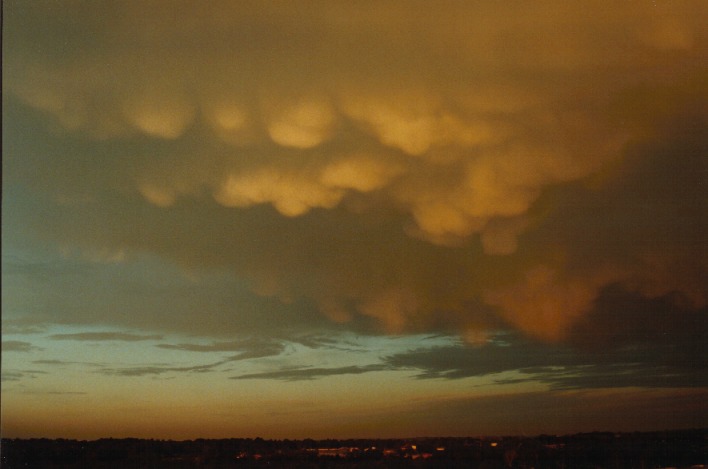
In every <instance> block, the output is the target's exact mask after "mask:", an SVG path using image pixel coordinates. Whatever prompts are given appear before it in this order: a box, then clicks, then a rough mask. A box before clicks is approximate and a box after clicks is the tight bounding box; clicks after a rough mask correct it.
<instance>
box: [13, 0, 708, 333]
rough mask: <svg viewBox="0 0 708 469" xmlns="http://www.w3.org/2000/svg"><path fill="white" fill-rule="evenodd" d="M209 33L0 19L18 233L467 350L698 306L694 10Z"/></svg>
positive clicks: (269, 13)
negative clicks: (636, 311) (639, 310)
mask: <svg viewBox="0 0 708 469" xmlns="http://www.w3.org/2000/svg"><path fill="white" fill-rule="evenodd" d="M200 8H202V10H200V11H201V14H200V15H199V17H194V15H193V14H192V10H193V6H190V5H189V4H188V3H185V4H182V3H180V4H179V5H175V4H174V3H173V2H159V1H155V2H150V3H149V5H142V4H141V5H140V6H137V5H123V6H122V7H121V11H120V14H116V12H115V11H113V9H114V7H113V6H111V5H106V4H103V3H90V2H88V3H82V2H78V3H76V4H73V3H72V4H66V5H64V4H61V6H59V4H55V3H52V2H32V3H31V4H26V3H22V2H10V4H8V5H7V6H6V8H5V17H6V25H7V26H6V27H5V35H6V42H7V43H8V44H10V45H11V47H8V48H7V49H6V53H5V54H4V56H5V61H6V67H5V68H6V69H7V70H8V72H7V73H6V78H5V80H4V88H5V91H6V94H7V96H8V101H9V104H8V108H9V110H8V113H10V114H11V115H17V116H18V120H17V122H20V117H21V118H22V119H24V120H23V121H22V122H23V125H20V124H16V126H17V127H11V128H10V129H9V130H8V134H9V137H10V138H8V139H7V140H8V143H7V148H6V150H7V151H6V152H5V153H6V154H7V155H8V156H6V160H7V161H6V164H5V166H6V168H5V169H6V171H5V172H6V174H7V176H6V177H9V178H10V180H12V181H17V182H18V183H21V184H26V185H27V186H28V187H32V188H33V189H34V190H36V191H37V192H38V193H41V194H43V195H42V196H41V197H40V200H41V201H42V202H41V203H42V204H46V206H44V205H43V207H44V208H43V210H41V211H40V210H38V211H36V212H37V213H42V214H44V215H42V216H40V215H37V214H29V215H25V216H26V218H27V220H22V222H23V223H24V224H25V225H27V226H28V227H29V228H26V229H32V228H31V226H32V223H36V224H40V225H41V226H42V228H43V229H42V230H41V231H42V232H43V233H46V235H45V236H46V237H48V238H50V239H51V241H53V242H57V243H60V244H69V245H72V247H78V248H79V249H82V250H84V251H86V252H98V253H121V255H120V256H117V257H116V256H113V257H111V258H115V259H116V260H120V259H124V258H125V255H124V253H134V252H150V253H154V254H156V255H158V256H162V257H165V258H168V259H172V260H175V261H177V262H178V263H180V264H181V265H183V266H185V267H187V268H189V269H198V268H205V267H207V268H208V267H219V268H226V269H229V270H231V271H232V272H234V273H235V274H236V275H237V276H238V277H239V278H243V279H246V280H247V281H248V282H249V284H250V285H251V288H252V290H253V291H255V292H257V293H258V294H260V295H264V296H274V297H277V298H279V299H281V300H282V301H283V302H287V303H291V302H293V301H297V300H302V301H306V302H310V303H311V304H312V305H314V307H316V308H318V309H319V310H320V311H321V312H322V313H323V314H324V315H325V316H326V317H327V318H328V319H330V320H331V322H334V323H347V322H349V323H352V324H355V325H356V327H359V326H360V323H364V324H369V323H374V324H376V325H377V326H378V327H379V328H381V329H383V330H384V331H386V332H391V333H401V332H410V331H422V330H436V331H443V332H454V333H457V334H460V335H462V336H464V337H466V338H468V339H469V340H470V341H472V342H475V341H480V342H484V337H485V334H486V331H487V330H490V329H495V328H503V327H509V326H512V327H515V328H518V329H520V330H522V331H524V332H525V333H526V334H528V335H531V336H533V337H535V338H538V339H541V340H545V341H559V340H567V339H568V338H569V334H570V332H571V331H572V330H573V328H574V326H575V325H576V324H578V323H579V322H582V320H583V318H584V317H587V316H588V315H590V314H592V312H593V311H594V310H595V309H596V307H597V300H598V298H599V296H600V294H601V292H602V291H603V288H605V287H606V286H607V285H610V284H613V285H621V286H622V288H624V289H626V290H627V291H630V292H638V293H640V294H641V296H643V297H644V298H659V297H663V296H664V295H666V294H668V293H672V292H674V293H676V296H675V298H676V299H679V298H681V299H682V300H681V301H684V300H685V301H690V302H691V304H692V305H693V306H692V308H694V309H696V310H699V309H700V308H702V307H704V305H705V304H706V298H707V296H708V292H707V291H706V289H705V284H704V279H705V278H706V266H707V265H708V259H706V255H705V248H704V247H701V246H703V244H699V243H704V240H705V234H706V225H705V219H706V216H705V215H706V212H707V211H708V210H707V208H706V204H705V198H704V197H702V195H701V194H702V191H701V190H700V187H701V184H700V183H701V182H703V183H704V178H705V176H704V175H705V158H702V157H701V155H704V154H705V145H706V137H705V132H704V131H701V130H700V129H703V128H704V126H703V124H705V122H706V120H707V119H708V116H706V113H705V109H706V105H705V104H706V103H707V102H708V90H707V89H706V87H705V85H704V83H705V79H706V72H705V67H704V65H703V64H704V63H705V61H706V59H707V56H708V37H707V36H706V33H705V28H704V24H705V22H706V19H707V18H708V9H707V8H706V6H704V4H703V3H701V2H691V1H687V2H679V3H673V4H672V5H671V6H662V5H654V4H652V5H651V6H647V5H641V4H625V3H622V4H619V3H618V4H607V3H594V2H589V3H588V2H582V3H578V4H567V3H565V2H550V3H544V4H543V5H536V4H529V5H527V4H513V5H503V6H499V5H493V4H489V5H486V4H484V5H468V4H465V3H456V2H442V3H440V4H437V3H436V4H435V5H434V6H433V5H430V4H426V3H420V4H416V5H415V7H411V5H410V4H409V3H407V2H406V3H403V2H395V1H394V2H387V3H386V4H385V5H374V4H371V5H366V6H363V7H362V6H357V7H353V6H351V5H348V4H346V2H314V3H311V4H310V6H309V7H308V9H306V11H303V10H302V9H301V8H299V7H294V6H293V5H290V4H289V3H287V2H276V3H273V4H268V5H253V6H237V5H234V4H233V3H232V2H222V1H215V2H210V3H209V5H208V6H202V7H200ZM295 8H297V10H295ZM296 18H297V21H295V19H296ZM40 32H41V33H40ZM8 120H9V119H8ZM24 124H27V125H24ZM27 129H33V130H35V131H36V132H35V134H36V135H40V136H41V137H40V138H37V137H33V138H32V139H28V137H27V135H25V134H26V133H27V132H28V130H27ZM47 129H49V130H47ZM687 129H694V130H695V131H694V132H690V131H688V130H687ZM28 140H31V141H28ZM696 155H699V156H698V157H696ZM701 175H703V176H701ZM694 183H695V184H694ZM676 194H680V195H681V197H677V195H676ZM48 207H49V208H48ZM28 220H29V221H28ZM89 226H90V227H91V228H90V229H87V228H86V227H89ZM109 257H110V256H109ZM215 314H219V313H215ZM618 314H621V312H619V313H618ZM667 314H668V313H667ZM225 319H228V318H225ZM134 321H136V322H139V321H140V320H139V319H135V320H134ZM214 322H215V323H225V324H228V320H224V321H214ZM353 327H354V326H353ZM77 339H78V338H77ZM79 340H80V339H79ZM88 340H100V339H98V338H94V339H88ZM106 340H132V339H126V338H123V339H116V338H114V339H106ZM215 346H216V345H215Z"/></svg>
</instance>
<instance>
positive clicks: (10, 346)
mask: <svg viewBox="0 0 708 469" xmlns="http://www.w3.org/2000/svg"><path fill="white" fill-rule="evenodd" d="M34 350H43V349H42V348H41V347H37V346H34V345H32V344H31V343H29V342H24V341H22V340H3V342H2V351H3V352H32V351H34Z"/></svg>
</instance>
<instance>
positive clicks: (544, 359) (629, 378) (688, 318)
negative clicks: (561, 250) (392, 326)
mask: <svg viewBox="0 0 708 469" xmlns="http://www.w3.org/2000/svg"><path fill="white" fill-rule="evenodd" d="M619 298H622V300H623V301H621V302H620V301H619ZM599 303H600V304H599V305H597V309H596V310H595V311H594V312H593V313H590V314H588V315H587V316H586V317H585V318H584V323H581V324H579V325H578V328H577V330H576V331H574V332H573V333H572V334H571V337H572V338H573V340H574V342H573V343H571V344H567V345H550V344H545V345H544V344H540V343H534V342H530V341H528V340H525V339H523V338H521V337H519V336H517V335H507V336H505V337H502V340H496V341H490V342H489V343H488V344H487V345H486V346H481V347H469V346H462V345H461V346H448V347H436V348H420V349H417V350H412V351H409V352H405V353H400V354H396V355H392V356H387V357H385V358H384V363H386V364H387V365H389V366H390V367H392V368H395V369H408V370H417V371H418V372H419V374H418V375H417V377H418V378H420V379H434V378H442V379H461V378H468V377H478V376H488V375H493V374H497V373H503V372H511V371H517V372H519V373H521V375H522V377H520V378H512V382H518V381H519V380H522V381H539V382H543V383H547V384H548V385H549V386H550V387H551V388H552V389H579V388H603V387H608V388H613V387H632V386H637V387H642V386H643V387H702V386H706V384H707V383H708V381H707V380H706V376H707V373H706V372H707V371H708V357H706V353H705V349H704V345H703V343H702V339H701V337H705V335H704V334H705V333H706V332H708V330H706V327H708V323H706V321H705V319H704V318H705V311H701V312H699V313H698V314H696V313H695V312H693V311H691V310H684V311H677V310H676V307H675V305H674V303H673V302H672V301H670V300H668V299H663V300H662V299H655V300H647V299H645V298H643V297H641V295H637V294H629V293H626V292H622V291H611V290H610V291H605V293H604V294H603V296H602V297H601V301H600V302H599ZM610 306H612V307H610ZM667 308H669V309H673V311H671V313H670V314H671V315H670V316H667V313H666V309H667ZM618 311H619V312H622V313H623V314H625V313H626V314H625V315H622V316H619V315H618ZM633 314H636V316H634V319H633V320H632V319H631V318H633ZM620 320H621V321H626V323H625V324H624V325H623V326H621V327H620V326H611V325H608V324H606V321H620ZM667 323H671V325H669V326H667V327H663V328H662V327H661V325H662V324H663V325H666V324H667ZM595 328H599V329H600V330H593V329H595ZM603 330H604V331H606V332H604V333H603V332H601V331H603ZM606 334H613V335H615V334H616V335H618V336H619V337H611V338H608V337H607V336H606ZM588 341H592V342H591V343H588ZM498 382H500V383H507V382H509V381H505V378H504V379H501V380H500V381H498Z"/></svg>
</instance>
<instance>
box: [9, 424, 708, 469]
mask: <svg viewBox="0 0 708 469" xmlns="http://www.w3.org/2000/svg"><path fill="white" fill-rule="evenodd" d="M0 451H1V453H0V457H1V461H2V465H1V467H2V469H14V468H44V467H65V468H79V467H81V468H89V467H90V468H118V467H150V468H167V467H169V468H191V467H236V468H261V467H282V468H339V469H346V468H355V467H372V468H399V467H401V468H403V467H415V468H453V469H454V468H473V469H474V468H477V469H482V468H487V469H490V468H519V469H529V468H536V469H561V468H577V469H584V468H588V469H590V468H592V469H598V468H608V469H609V468H613V469H614V468H617V469H620V468H621V469H631V468H638V469H639V468H641V469H651V468H668V467H672V468H697V467H706V468H708V429H702V430H680V431H662V432H644V433H639V432H636V433H601V432H595V433H580V434H575V435H565V436H551V435H540V436H536V437H530V438H529V437H485V438H453V437H450V438H413V439H348V440H337V439H328V440H312V439H305V440H264V439H262V438H255V439H250V438H238V439H220V440H205V439H197V440H188V441H171V440H142V439H137V438H124V439H113V438H107V439H100V440H93V441H80V440H66V439H56V440H51V439H44V438H41V439H2V446H1V447H0Z"/></svg>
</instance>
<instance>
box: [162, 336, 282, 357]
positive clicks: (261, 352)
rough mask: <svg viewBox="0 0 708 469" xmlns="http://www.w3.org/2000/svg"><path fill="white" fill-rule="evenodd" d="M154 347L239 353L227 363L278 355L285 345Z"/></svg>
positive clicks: (269, 342)
mask: <svg viewBox="0 0 708 469" xmlns="http://www.w3.org/2000/svg"><path fill="white" fill-rule="evenodd" d="M156 347H159V348H163V349H169V350H183V351H188V352H239V353H238V354H237V355H234V356H232V357H230V358H229V359H228V360H227V361H238V360H248V359H252V358H263V357H270V356H274V355H279V354H280V353H282V352H283V351H284V350H285V345H284V344H283V343H281V342H276V341H272V340H240V341H232V342H212V343H211V344H208V345H203V344H158V345H156Z"/></svg>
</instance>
